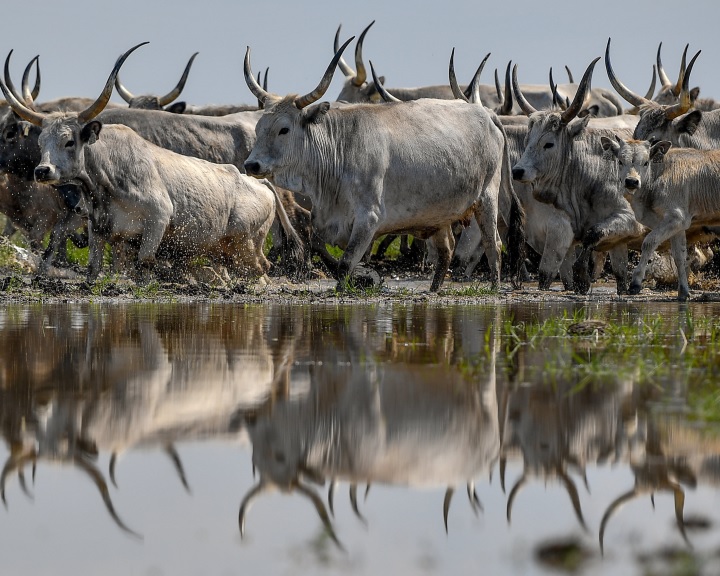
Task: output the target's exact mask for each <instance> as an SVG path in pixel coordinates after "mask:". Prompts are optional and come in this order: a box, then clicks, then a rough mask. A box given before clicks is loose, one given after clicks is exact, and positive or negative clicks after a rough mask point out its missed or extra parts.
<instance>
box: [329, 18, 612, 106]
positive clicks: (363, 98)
mask: <svg viewBox="0 0 720 576" xmlns="http://www.w3.org/2000/svg"><path fill="white" fill-rule="evenodd" d="M374 23H375V22H374V21H373V22H371V23H370V25H369V26H367V28H365V30H363V32H362V34H360V37H359V38H358V41H357V44H356V47H355V66H356V68H357V71H354V70H353V69H352V68H351V67H350V66H348V64H347V63H346V62H345V61H344V60H343V59H342V58H341V59H340V62H339V67H340V70H341V71H342V72H343V74H344V75H345V82H344V84H343V88H342V90H341V91H340V94H339V95H338V97H337V100H342V101H345V102H354V103H370V102H381V101H382V97H381V95H380V93H379V91H378V87H377V85H376V83H374V82H368V79H367V71H366V68H365V65H364V63H363V58H362V47H363V40H364V39H365V34H366V33H367V31H368V30H369V29H370V26H372V25H373V24H374ZM339 34H340V27H338V30H337V32H336V34H335V44H334V47H335V52H337V50H338V43H339V42H338V38H339ZM479 72H480V69H478V72H476V76H477V75H478V73H479ZM380 81H381V82H382V83H383V84H384V83H385V81H384V78H383V77H382V76H381V77H380ZM522 89H523V93H525V94H526V97H527V99H528V101H529V102H530V103H531V104H532V105H533V106H534V107H535V108H538V109H542V108H549V107H550V106H551V105H552V102H553V95H552V92H551V91H550V89H549V88H548V87H547V86H543V85H523V86H522ZM577 89H578V85H577V84H560V85H559V86H558V91H559V92H560V94H561V95H562V96H563V98H573V97H574V96H575V93H576V92H577ZM462 90H463V91H465V95H466V96H468V97H469V96H470V93H469V90H468V87H467V86H462ZM478 90H479V93H480V99H481V101H482V103H483V104H484V105H485V106H487V107H488V108H491V109H497V108H498V107H500V106H501V105H502V100H501V97H499V96H498V91H497V89H496V87H495V86H494V85H491V84H479V85H478ZM387 91H388V92H389V93H390V94H392V95H393V96H395V97H396V98H397V99H398V100H403V101H407V100H417V99H419V98H439V99H442V100H453V99H454V98H455V96H454V94H453V91H452V90H451V89H450V87H449V86H448V85H447V84H440V85H436V86H421V87H415V88H387ZM585 107H586V108H592V109H593V110H594V111H595V115H596V116H616V115H618V114H622V113H623V110H622V103H621V101H620V100H619V99H618V98H617V96H616V95H615V94H612V93H611V92H610V91H608V90H602V89H598V90H590V91H588V92H587V101H586V103H585ZM512 110H513V112H514V113H515V114H520V113H522V111H521V110H520V109H519V108H518V107H517V106H514V107H513V109H512ZM505 113H506V114H507V113H509V111H506V112H505Z"/></svg>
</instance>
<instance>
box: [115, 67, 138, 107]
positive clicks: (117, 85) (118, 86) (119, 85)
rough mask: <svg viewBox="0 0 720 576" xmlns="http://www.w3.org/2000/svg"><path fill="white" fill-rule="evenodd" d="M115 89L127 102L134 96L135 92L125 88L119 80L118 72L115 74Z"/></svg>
mask: <svg viewBox="0 0 720 576" xmlns="http://www.w3.org/2000/svg"><path fill="white" fill-rule="evenodd" d="M115 90H117V93H118V94H120V97H121V98H122V99H123V100H125V102H127V103H128V104H130V102H132V100H133V98H135V94H133V93H132V92H130V90H128V89H127V88H125V85H124V84H123V83H122V82H121V81H120V74H118V75H117V76H115Z"/></svg>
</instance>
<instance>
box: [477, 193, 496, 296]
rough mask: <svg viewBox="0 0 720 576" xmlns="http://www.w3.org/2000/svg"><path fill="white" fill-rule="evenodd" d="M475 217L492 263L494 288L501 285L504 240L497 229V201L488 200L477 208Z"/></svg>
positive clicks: (488, 257) (491, 273)
mask: <svg viewBox="0 0 720 576" xmlns="http://www.w3.org/2000/svg"><path fill="white" fill-rule="evenodd" d="M475 218H476V220H477V223H478V224H479V225H480V241H481V242H482V245H483V248H485V255H486V256H487V259H488V264H489V265H490V283H491V285H492V287H493V288H494V289H497V288H498V286H500V264H501V262H500V251H501V250H502V242H501V241H500V234H499V233H498V229H497V218H498V207H497V202H494V203H493V202H490V201H486V202H483V204H482V205H481V206H480V207H479V208H476V209H475Z"/></svg>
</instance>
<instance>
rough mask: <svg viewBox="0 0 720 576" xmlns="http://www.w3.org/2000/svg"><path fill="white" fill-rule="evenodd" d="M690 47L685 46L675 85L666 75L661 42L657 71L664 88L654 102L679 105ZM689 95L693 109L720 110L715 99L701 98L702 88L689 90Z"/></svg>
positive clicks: (649, 97) (719, 105)
mask: <svg viewBox="0 0 720 576" xmlns="http://www.w3.org/2000/svg"><path fill="white" fill-rule="evenodd" d="M689 46H690V45H689V44H687V45H686V46H685V50H684V51H683V55H682V63H681V64H680V73H679V74H678V79H677V82H675V83H673V82H671V81H670V78H668V75H667V74H666V73H665V69H664V68H663V65H662V59H661V57H660V51H661V49H662V42H660V45H659V46H658V51H657V70H658V74H659V76H660V81H661V83H662V86H661V88H660V91H659V92H658V93H657V95H656V96H655V98H653V100H654V101H655V102H657V103H658V104H662V105H670V106H672V105H673V104H677V103H678V102H679V101H680V95H681V93H682V85H683V78H684V77H685V74H686V59H687V51H688V48H689ZM689 95H690V101H691V102H692V107H693V108H695V109H697V110H703V111H705V112H708V111H710V110H715V109H717V108H720V103H719V102H718V101H717V100H715V99H714V98H700V97H699V96H700V88H699V87H697V86H696V87H695V88H692V89H691V90H689ZM646 98H647V99H651V98H652V95H651V96H646Z"/></svg>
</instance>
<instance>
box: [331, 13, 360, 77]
mask: <svg viewBox="0 0 720 576" xmlns="http://www.w3.org/2000/svg"><path fill="white" fill-rule="evenodd" d="M340 28H342V24H339V25H338V29H337V32H335V42H333V52H337V51H338V50H339V49H340ZM338 68H340V71H341V72H342V73H343V74H344V76H345V78H354V77H355V70H353V69H352V68H350V66H348V63H347V62H345V59H344V58H343V57H342V56H341V57H340V60H338Z"/></svg>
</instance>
